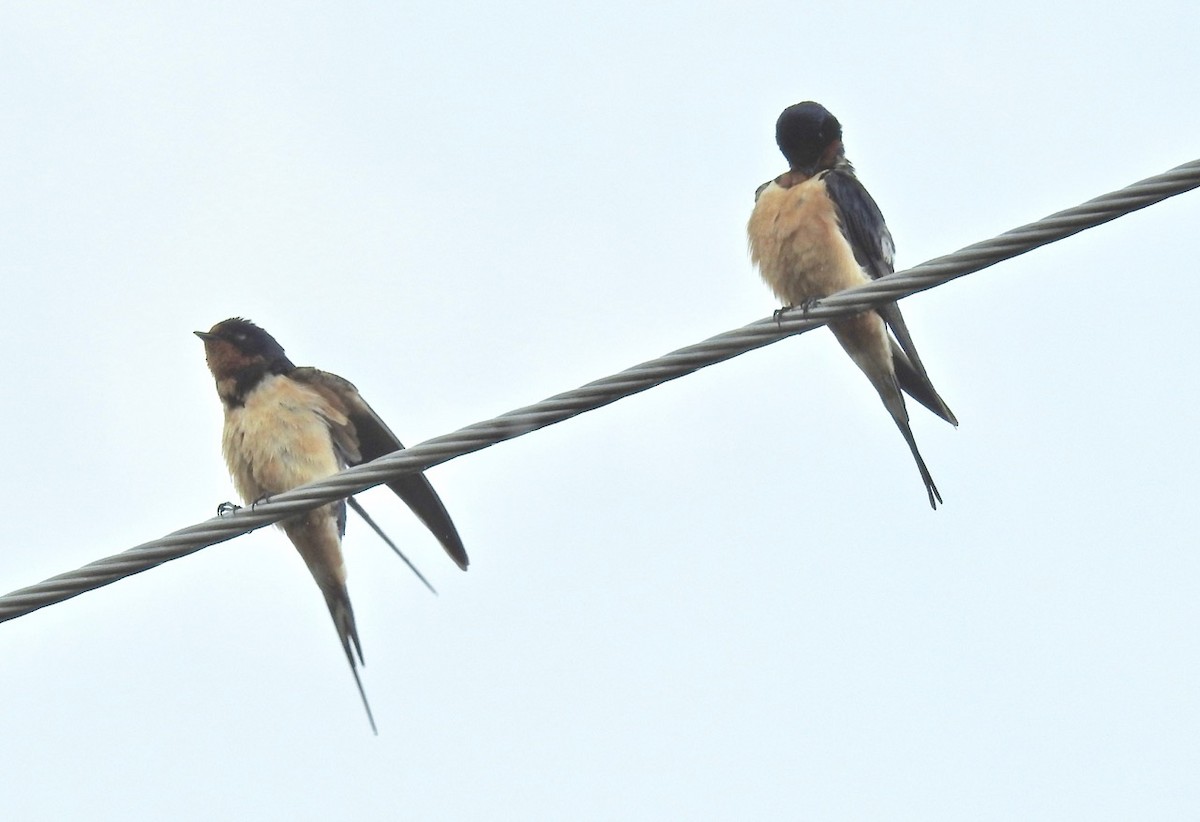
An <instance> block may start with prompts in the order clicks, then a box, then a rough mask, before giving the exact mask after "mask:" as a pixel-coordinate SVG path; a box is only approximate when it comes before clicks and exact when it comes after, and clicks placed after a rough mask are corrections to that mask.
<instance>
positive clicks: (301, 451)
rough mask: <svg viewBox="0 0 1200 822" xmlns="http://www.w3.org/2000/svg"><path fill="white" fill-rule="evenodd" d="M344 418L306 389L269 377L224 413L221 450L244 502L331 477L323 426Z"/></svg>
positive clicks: (332, 462) (331, 457)
mask: <svg viewBox="0 0 1200 822" xmlns="http://www.w3.org/2000/svg"><path fill="white" fill-rule="evenodd" d="M330 421H332V422H333V423H334V424H337V425H344V424H345V423H346V418H345V417H344V416H343V415H342V414H341V413H339V412H338V411H337V410H336V409H334V408H332V407H330V405H329V404H328V403H327V402H326V401H325V400H324V398H322V397H321V395H320V394H318V393H317V392H316V391H314V390H312V389H311V388H309V387H308V386H305V385H303V384H301V383H297V382H295V381H293V380H290V379H288V378H287V377H283V376H279V375H272V376H268V377H266V378H264V379H263V381H262V382H261V383H260V384H259V385H258V386H257V387H256V388H255V389H254V390H253V391H251V392H250V393H249V394H247V395H246V402H245V404H244V405H242V406H240V407H236V408H226V409H225V431H224V435H223V437H222V450H223V451H224V454H225V463H226V464H227V465H228V466H229V473H230V474H232V475H233V481H234V484H235V485H236V486H237V489H238V493H239V494H241V496H242V499H243V500H245V501H246V502H254V501H255V500H258V499H261V498H262V497H264V496H269V495H273V494H278V493H281V492H283V491H287V490H289V489H291V488H295V487H296V486H297V485H303V484H304V483H306V482H312V481H313V480H316V479H320V478H322V477H327V476H330V475H331V474H335V473H337V471H338V469H339V468H340V467H341V466H340V464H339V462H338V458H337V455H336V454H335V453H334V450H333V441H332V439H331V438H330V435H329V423H330Z"/></svg>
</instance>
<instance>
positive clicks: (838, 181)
mask: <svg viewBox="0 0 1200 822" xmlns="http://www.w3.org/2000/svg"><path fill="white" fill-rule="evenodd" d="M825 189H826V190H827V191H828V192H829V199H831V200H833V204H834V206H835V207H836V208H837V212H838V219H840V220H841V224H842V233H843V234H844V235H845V236H846V239H847V240H848V241H849V242H850V248H851V249H853V250H854V259H855V260H857V261H858V264H859V265H860V266H862V269H863V271H865V272H866V273H867V276H868V277H870V278H871V279H872V280H878V279H879V278H880V277H883V276H886V275H888V274H891V273H892V271H893V270H895V269H894V268H893V266H894V258H895V255H896V246H895V244H894V243H893V242H892V233H891V232H890V231H888V227H887V223H885V222H884V221H883V212H881V211H880V210H879V206H878V205H876V204H875V199H874V198H873V197H871V195H870V193H869V192H868V191H867V189H866V186H864V185H863V184H862V183H860V182H859V181H858V178H857V177H855V176H854V170H853V169H852V168H849V167H848V165H847V166H846V167H842V166H839V167H838V168H835V169H833V170H832V171H830V172H829V173H828V174H826V175H825Z"/></svg>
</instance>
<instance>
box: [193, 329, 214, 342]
mask: <svg viewBox="0 0 1200 822" xmlns="http://www.w3.org/2000/svg"><path fill="white" fill-rule="evenodd" d="M192 333H193V334H195V335H196V336H197V337H199V338H200V339H202V340H204V341H205V342H208V341H209V340H215V339H216V338H217V335H216V334H209V333H208V332H207V331H193V332H192Z"/></svg>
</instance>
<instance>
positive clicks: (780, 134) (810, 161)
mask: <svg viewBox="0 0 1200 822" xmlns="http://www.w3.org/2000/svg"><path fill="white" fill-rule="evenodd" d="M775 142H776V143H778V144H779V150H780V151H782V152H783V156H784V157H785V158H787V161H788V165H789V166H791V167H792V169H793V170H794V171H800V172H803V173H804V174H806V175H808V176H812V175H813V174H815V173H816V172H817V171H819V170H821V169H824V168H830V167H832V166H833V164H834V163H835V162H836V161H837V159H838V158H839V157H841V156H842V124H841V123H839V122H838V121H837V118H836V117H834V116H833V115H832V114H830V113H829V110H828V109H826V108H825V106H823V105H821V104H820V103H814V102H812V101H808V102H804V103H796V105H794V106H788V107H787V108H785V109H784V110H783V113H782V114H780V115H779V119H778V120H777V121H776V122H775Z"/></svg>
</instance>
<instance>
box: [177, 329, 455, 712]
mask: <svg viewBox="0 0 1200 822" xmlns="http://www.w3.org/2000/svg"><path fill="white" fill-rule="evenodd" d="M195 333H196V336H197V337H199V338H200V339H202V340H203V341H204V353H205V356H206V359H207V360H208V368H209V370H210V371H212V375H213V378H214V379H215V380H216V384H217V394H218V395H219V396H220V398H221V403H222V405H223V406H224V408H225V429H224V433H223V435H222V450H223V452H224V454H225V462H226V464H227V465H228V466H229V473H230V474H231V475H232V476H233V482H234V485H235V486H236V487H237V490H238V493H239V494H240V495H241V497H242V499H243V500H245V501H246V502H247V503H252V502H255V501H258V500H262V499H263V498H265V497H269V496H273V495H275V494H280V493H282V492H284V491H287V490H290V489H292V488H295V487H297V486H299V485H304V484H305V483H308V482H313V481H314V480H318V479H321V478H323V477H328V476H331V475H333V474H336V473H337V472H338V471H340V470H341V469H343V468H345V467H346V466H347V465H358V464H359V463H362V462H368V461H370V460H373V459H375V458H376V457H380V456H382V455H384V454H388V453H391V452H393V451H399V450H400V449H402V448H403V447H404V446H403V445H401V444H400V441H399V440H398V439H396V435H395V434H393V433H392V432H391V430H390V429H389V428H388V427H387V425H386V424H384V422H383V420H381V419H380V418H379V415H377V414H376V413H375V412H374V411H373V410H372V409H371V407H370V406H369V405H367V403H366V401H365V400H363V398H362V397H361V396H360V395H359V393H358V389H356V388H355V387H354V386H353V385H351V384H350V383H349V382H347V381H346V380H344V379H342V378H341V377H339V376H336V375H334V374H330V373H328V372H326V371H319V370H317V369H316V368H298V367H296V366H295V365H293V364H292V361H291V360H289V359H288V358H287V355H286V354H284V352H283V348H282V347H281V346H280V345H279V343H278V342H276V341H275V338H274V337H272V336H271V335H270V334H268V333H267V332H266V331H264V330H263V329H261V328H259V327H258V326H257V325H255V324H254V323H252V322H249V321H248V320H243V319H240V318H233V319H229V320H225V321H224V322H219V323H217V324H216V325H214V326H213V327H212V328H211V329H210V330H209V331H197V332H195ZM387 485H388V487H389V488H391V489H392V491H394V492H395V493H396V494H397V495H398V496H399V497H400V498H401V499H402V500H404V502H405V503H406V504H407V505H408V506H409V508H411V509H412V510H413V512H414V513H415V514H416V515H417V517H418V518H419V519H420V520H421V521H422V522H423V523H424V524H425V525H426V527H428V528H429V530H430V531H432V532H433V534H434V536H436V537H437V538H438V541H439V542H441V544H442V547H443V548H445V549H446V553H448V554H449V555H450V558H451V559H453V560H454V561H455V563H457V564H458V567H460V568H462V569H463V570H464V571H465V570H466V569H467V553H466V550H465V549H464V548H463V544H462V540H460V539H459V536H458V532H457V530H456V529H455V528H454V523H453V522H451V521H450V515H449V514H447V513H446V509H445V507H444V506H443V505H442V502H441V500H440V499H438V496H437V493H435V492H434V490H433V487H432V486H431V485H430V484H429V480H427V479H426V478H425V475H424V474H420V473H418V474H406V475H405V476H402V477H399V478H398V479H394V480H392V481H390V482H388V483H387ZM351 500H353V498H351ZM356 510H358V509H357V507H356ZM360 513H361V511H360ZM368 521H369V520H368ZM279 525H280V527H281V528H283V530H284V533H286V534H287V536H288V538H289V539H290V540H291V541H292V543H293V544H294V545H295V546H296V550H297V551H299V552H300V556H301V558H302V559H303V560H304V562H305V564H306V565H308V570H309V572H310V573H311V574H312V575H313V578H314V579H315V580H316V581H317V585H318V586H319V587H320V588H321V593H323V594H324V595H325V604H326V605H327V606H328V607H329V613H330V615H331V616H332V617H333V623H334V626H335V627H336V628H337V632H338V636H339V638H340V639H341V641H342V648H343V650H344V651H345V652H346V659H347V660H348V661H349V663H350V671H351V673H353V674H354V681H355V684H357V685H358V693H359V695H360V696H361V697H362V702H363V707H364V708H366V711H367V719H368V720H369V721H370V723H371V730H372V731H375V732H376V733H378V731H376V728H375V718H374V716H373V715H372V714H371V706H370V704H368V702H367V695H366V692H365V691H364V690H363V686H362V680H361V679H360V678H359V674H358V666H359V665H361V664H363V655H362V646H361V645H360V644H359V641H358V629H357V628H356V627H355V624H354V611H353V609H352V608H351V607H350V595H349V592H348V591H347V589H346V566H345V562H344V561H343V558H342V546H341V542H342V537H343V536H344V535H345V533H346V501H345V500H339V501H337V502H333V503H330V504H328V505H323V506H321V507H320V508H315V509H313V510H311V511H308V512H306V513H303V514H299V515H297V516H295V517H291V518H289V519H286V520H284V521H283V522H281V523H279ZM352 646H353V651H352ZM356 655H357V662H356V661H355V657H356Z"/></svg>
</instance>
